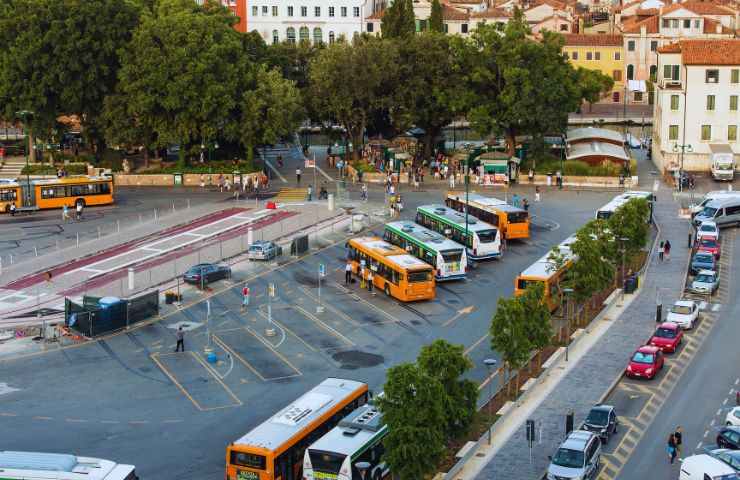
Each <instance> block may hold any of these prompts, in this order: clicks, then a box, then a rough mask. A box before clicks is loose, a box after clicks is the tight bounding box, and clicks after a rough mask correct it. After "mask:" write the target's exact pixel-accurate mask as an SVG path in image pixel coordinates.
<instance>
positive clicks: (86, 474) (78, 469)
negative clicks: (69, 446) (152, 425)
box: [0, 451, 139, 480]
mask: <svg viewBox="0 0 740 480" xmlns="http://www.w3.org/2000/svg"><path fill="white" fill-rule="evenodd" d="M0 478H2V480H50V479H54V480H82V479H85V480H138V478H139V477H137V476H136V468H135V467H134V466H133V465H122V464H119V463H115V462H111V461H109V460H102V459H100V458H91V457H77V456H75V455H67V454H62V453H36V452H12V451H0Z"/></svg>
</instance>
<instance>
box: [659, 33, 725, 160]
mask: <svg viewBox="0 0 740 480" xmlns="http://www.w3.org/2000/svg"><path fill="white" fill-rule="evenodd" d="M657 56H658V79H657V82H656V89H655V91H656V96H655V97H656V98H655V106H654V114H653V147H652V148H653V159H654V161H655V163H656V165H658V167H660V168H661V169H662V170H664V171H665V170H671V171H675V170H678V169H683V170H688V171H709V170H710V167H711V154H712V152H713V151H714V152H717V151H721V150H723V151H724V150H726V148H727V147H729V148H730V149H731V150H732V151H733V152H734V153H737V152H736V151H740V150H738V148H739V147H740V145H738V125H739V124H740V115H739V114H738V98H739V97H740V39H693V40H680V41H679V42H676V43H673V44H670V45H667V46H665V47H660V48H658V50H657ZM734 157H735V160H736V161H737V154H735V155H734Z"/></svg>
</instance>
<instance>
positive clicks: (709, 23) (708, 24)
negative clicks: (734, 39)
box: [704, 18, 734, 35]
mask: <svg viewBox="0 0 740 480" xmlns="http://www.w3.org/2000/svg"><path fill="white" fill-rule="evenodd" d="M717 27H720V31H719V32H717ZM704 33H707V34H709V33H715V34H716V33H722V34H725V35H732V34H733V33H734V32H733V31H732V29H731V28H727V27H725V26H724V25H722V24H721V23H719V22H718V21H716V20H712V19H711V18H704Z"/></svg>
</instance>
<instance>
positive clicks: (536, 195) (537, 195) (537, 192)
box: [534, 185, 541, 202]
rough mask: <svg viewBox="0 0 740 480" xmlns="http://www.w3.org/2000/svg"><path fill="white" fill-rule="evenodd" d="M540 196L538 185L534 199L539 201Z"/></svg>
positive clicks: (535, 188)
mask: <svg viewBox="0 0 740 480" xmlns="http://www.w3.org/2000/svg"><path fill="white" fill-rule="evenodd" d="M540 198H541V197H540V186H539V185H537V186H536V187H534V201H535V202H539V201H540Z"/></svg>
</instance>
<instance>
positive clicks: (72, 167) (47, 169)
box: [21, 163, 87, 175]
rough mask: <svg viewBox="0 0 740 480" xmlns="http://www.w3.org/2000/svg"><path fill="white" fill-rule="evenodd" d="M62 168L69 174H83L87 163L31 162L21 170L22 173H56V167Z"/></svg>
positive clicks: (85, 171)
mask: <svg viewBox="0 0 740 480" xmlns="http://www.w3.org/2000/svg"><path fill="white" fill-rule="evenodd" d="M60 167H62V168H64V170H65V171H66V172H67V174H69V175H85V174H86V173H87V165H85V164H84V163H69V164H67V165H64V164H62V163H57V164H55V165H49V164H43V165H39V164H32V165H28V166H25V167H23V170H21V174H22V175H56V174H57V169H58V168H60Z"/></svg>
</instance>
